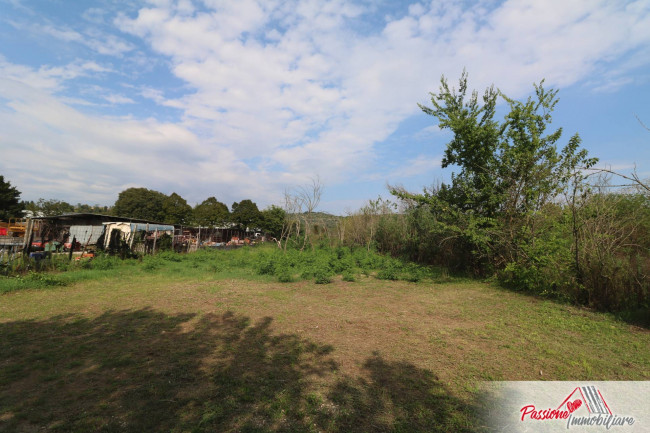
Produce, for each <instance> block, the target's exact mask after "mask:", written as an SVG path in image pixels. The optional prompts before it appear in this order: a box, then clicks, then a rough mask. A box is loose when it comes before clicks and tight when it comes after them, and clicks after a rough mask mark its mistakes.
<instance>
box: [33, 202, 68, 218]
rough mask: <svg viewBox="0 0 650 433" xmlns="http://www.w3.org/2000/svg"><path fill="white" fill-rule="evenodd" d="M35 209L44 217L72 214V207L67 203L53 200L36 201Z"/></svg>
mask: <svg viewBox="0 0 650 433" xmlns="http://www.w3.org/2000/svg"><path fill="white" fill-rule="evenodd" d="M36 209H37V211H38V212H41V213H42V214H43V215H44V216H56V215H63V214H66V213H72V212H74V206H72V205H71V204H70V203H68V202H65V201H62V200H55V199H48V200H45V199H44V198H39V199H38V202H37V203H36Z"/></svg>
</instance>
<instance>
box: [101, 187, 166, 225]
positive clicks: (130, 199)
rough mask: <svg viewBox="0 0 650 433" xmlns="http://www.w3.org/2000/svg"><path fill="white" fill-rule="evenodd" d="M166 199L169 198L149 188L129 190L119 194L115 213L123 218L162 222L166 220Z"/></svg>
mask: <svg viewBox="0 0 650 433" xmlns="http://www.w3.org/2000/svg"><path fill="white" fill-rule="evenodd" d="M166 199H167V196H166V195H165V194H163V193H162V192H158V191H153V190H150V189H147V188H127V189H125V190H124V191H122V192H121V193H120V194H119V196H118V198H117V201H116V202H115V206H114V207H113V213H114V214H115V215H117V216H121V217H131V218H138V219H144V220H150V221H160V222H162V221H165V219H166V218H165V210H164V203H165V200H166Z"/></svg>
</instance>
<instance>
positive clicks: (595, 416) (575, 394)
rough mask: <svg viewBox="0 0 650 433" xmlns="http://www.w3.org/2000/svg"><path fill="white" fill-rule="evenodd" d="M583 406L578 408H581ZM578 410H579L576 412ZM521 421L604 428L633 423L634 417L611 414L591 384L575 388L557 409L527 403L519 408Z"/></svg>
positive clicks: (569, 426)
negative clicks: (564, 422)
mask: <svg viewBox="0 0 650 433" xmlns="http://www.w3.org/2000/svg"><path fill="white" fill-rule="evenodd" d="M583 407H584V408H585V409H582V410H580V409H581V408H583ZM577 411H579V412H577ZM519 412H521V421H529V420H535V421H546V420H566V428H567V429H568V428H571V427H572V426H585V425H589V426H592V425H595V426H602V427H605V428H606V429H609V428H611V427H612V426H624V425H632V424H634V421H635V420H634V417H631V416H619V415H614V414H612V411H611V410H610V409H609V405H608V404H607V402H606V401H605V399H604V398H603V395H602V394H601V393H600V391H599V390H598V389H597V388H596V387H595V386H593V385H589V386H579V387H577V388H575V389H574V390H573V391H572V392H571V393H570V394H569V395H568V396H567V397H566V398H565V399H564V400H563V401H562V403H560V405H559V406H558V407H557V409H551V408H548V409H537V408H536V407H535V405H532V404H529V405H527V406H524V407H522V408H521V409H520V411H519Z"/></svg>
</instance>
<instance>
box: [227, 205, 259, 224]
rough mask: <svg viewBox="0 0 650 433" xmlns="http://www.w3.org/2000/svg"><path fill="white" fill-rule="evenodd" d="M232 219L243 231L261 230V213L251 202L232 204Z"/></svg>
mask: <svg viewBox="0 0 650 433" xmlns="http://www.w3.org/2000/svg"><path fill="white" fill-rule="evenodd" d="M230 219H231V221H232V222H233V223H235V224H237V225H238V226H239V228H240V229H241V230H246V229H249V228H251V229H252V228H259V227H258V226H259V223H260V211H259V209H258V208H257V205H256V204H255V203H253V202H252V201H250V200H248V199H247V200H242V201H240V202H239V203H237V202H234V203H233V204H232V212H231V213H230Z"/></svg>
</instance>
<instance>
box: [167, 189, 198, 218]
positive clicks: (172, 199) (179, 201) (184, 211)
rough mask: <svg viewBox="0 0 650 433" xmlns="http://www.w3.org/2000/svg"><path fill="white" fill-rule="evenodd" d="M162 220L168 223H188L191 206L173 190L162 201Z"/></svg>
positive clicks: (190, 215)
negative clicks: (163, 215)
mask: <svg viewBox="0 0 650 433" xmlns="http://www.w3.org/2000/svg"><path fill="white" fill-rule="evenodd" d="M163 212H164V214H165V219H164V221H165V222H166V223H168V224H189V223H190V218H191V217H192V207H191V206H190V205H189V204H187V201H185V199H184V198H183V197H181V196H180V195H178V194H176V193H175V192H173V193H171V194H170V195H169V197H165V200H164V201H163Z"/></svg>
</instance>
